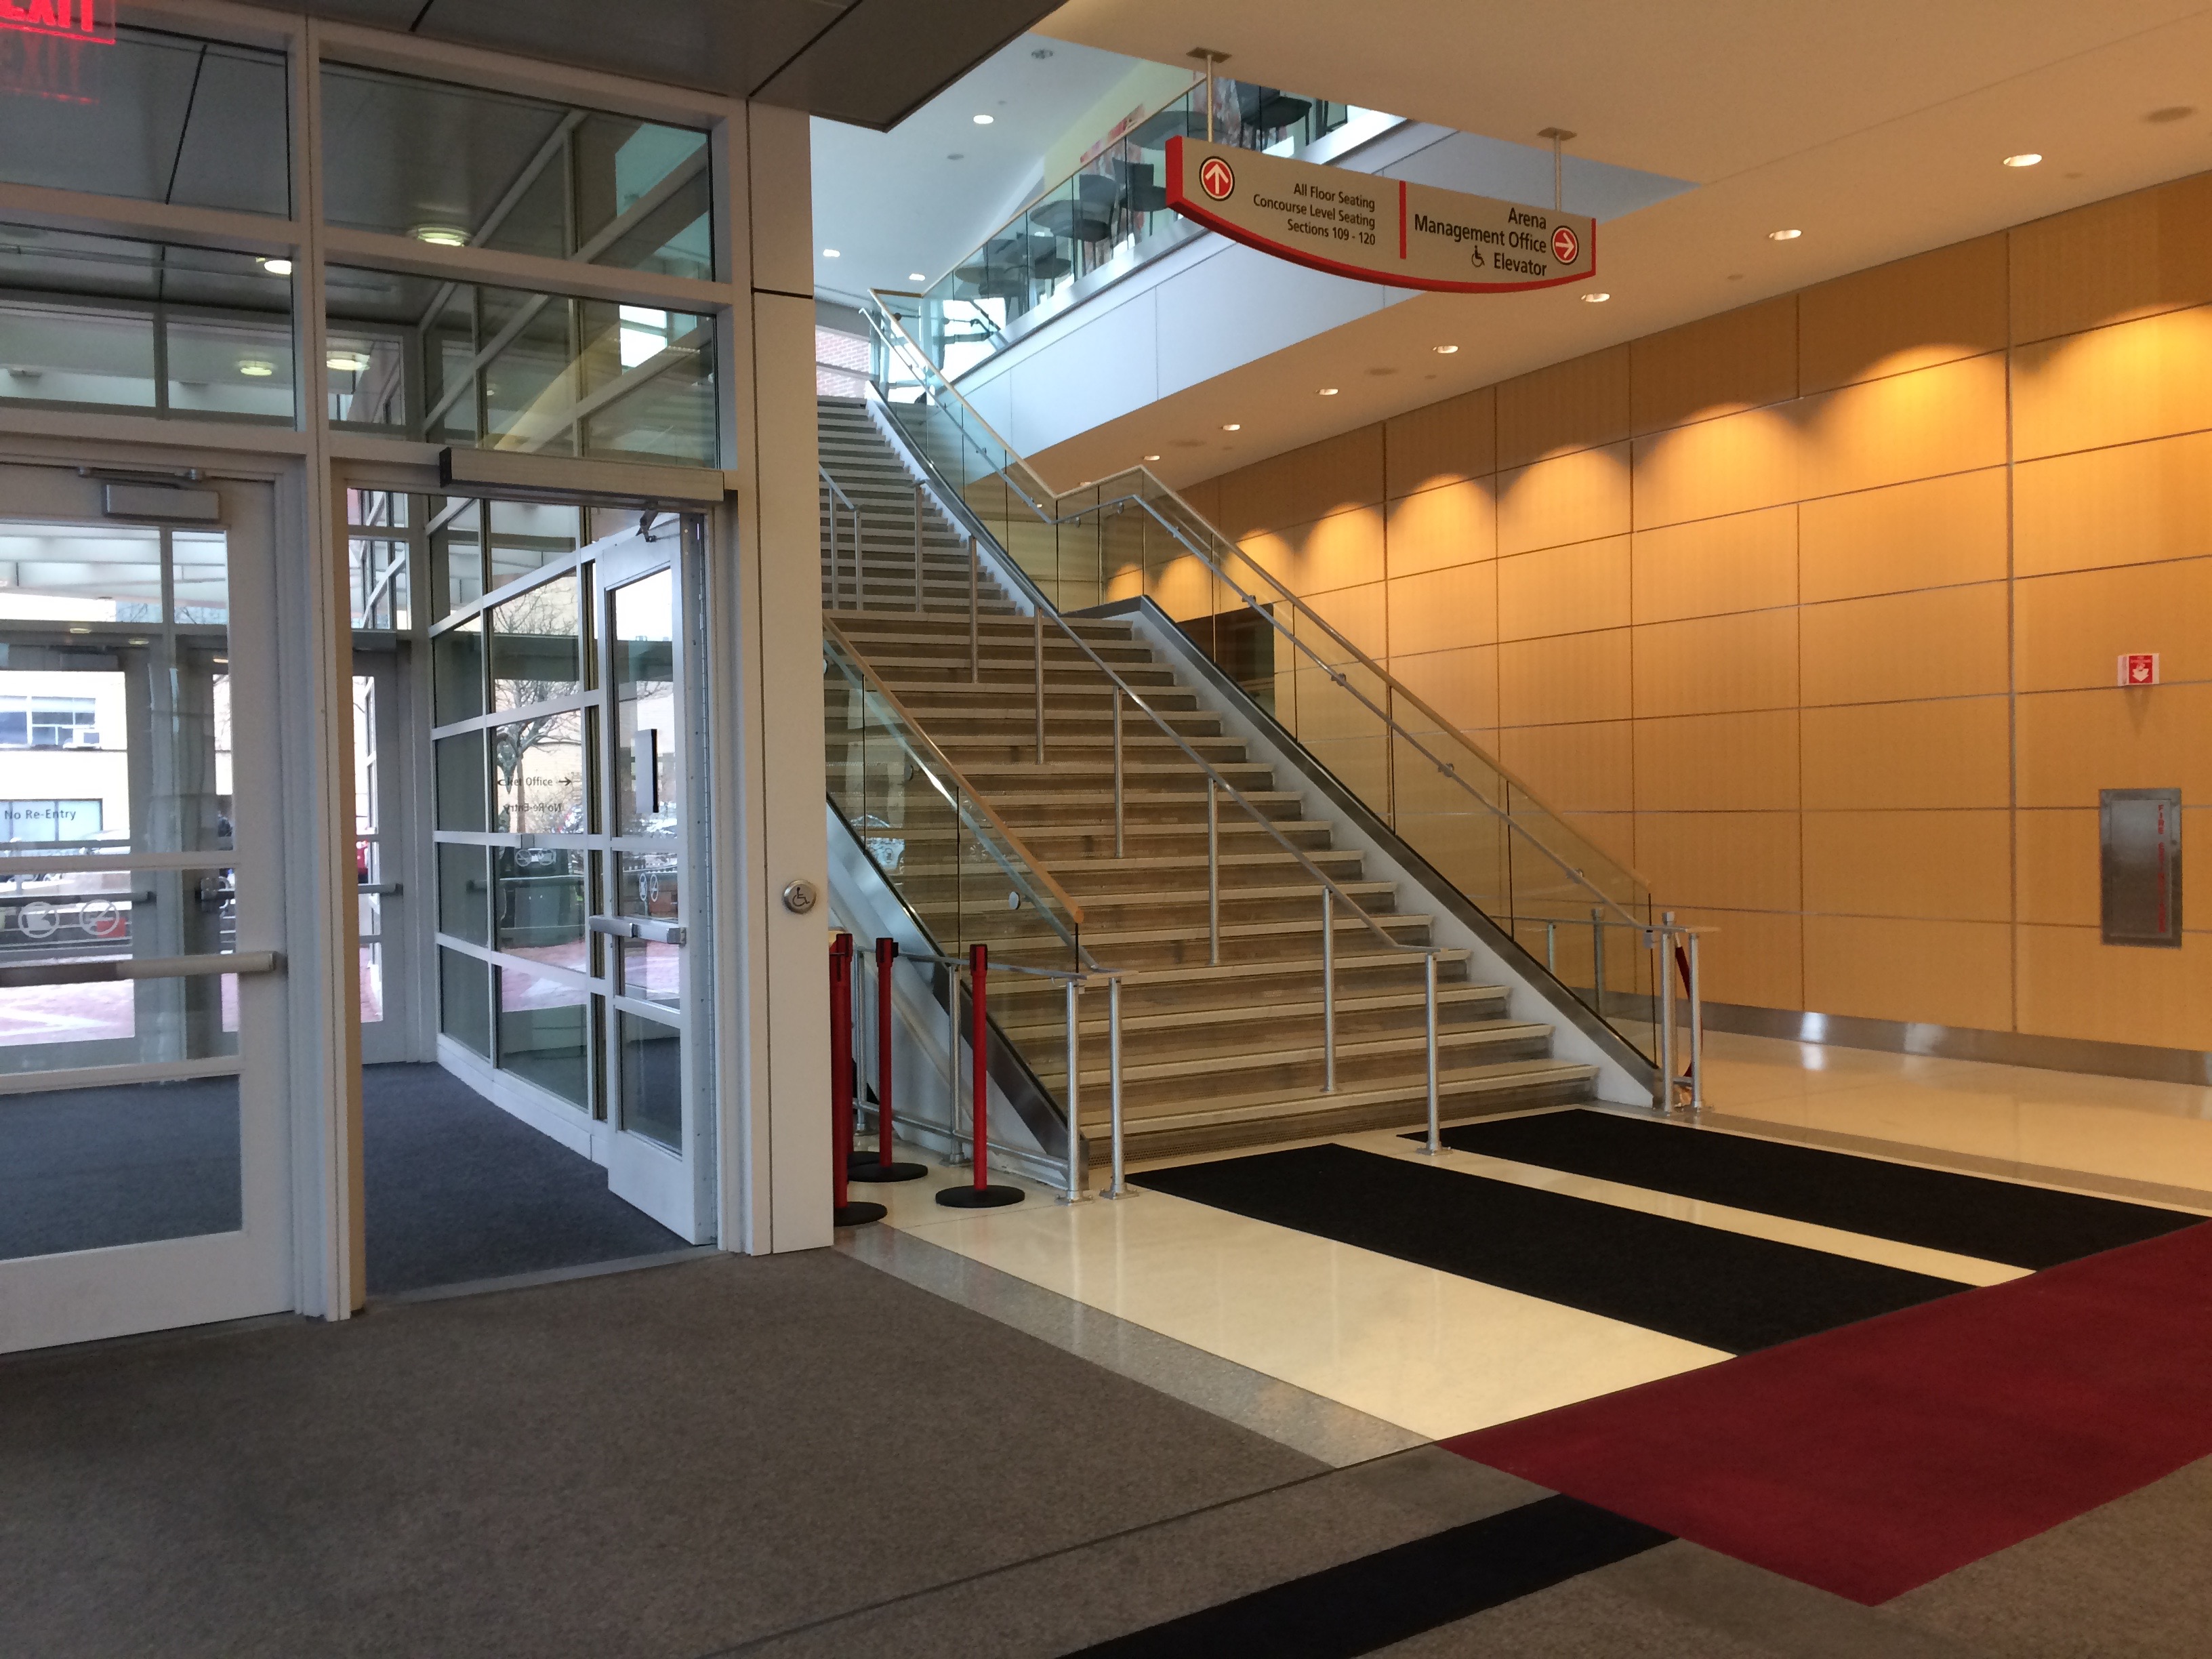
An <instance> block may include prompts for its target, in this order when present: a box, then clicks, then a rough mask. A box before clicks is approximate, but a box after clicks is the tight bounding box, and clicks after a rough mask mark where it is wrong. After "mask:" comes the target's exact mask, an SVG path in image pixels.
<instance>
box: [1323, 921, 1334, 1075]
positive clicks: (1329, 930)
mask: <svg viewBox="0 0 2212 1659" xmlns="http://www.w3.org/2000/svg"><path fill="white" fill-rule="evenodd" d="M1321 1046H1322V1065H1323V1066H1324V1068H1325V1069H1324V1073H1323V1080H1322V1091H1323V1092H1324V1093H1326V1094H1332V1095H1333V1094H1334V1093H1335V1092H1336V893H1335V891H1334V890H1333V889H1331V888H1327V887H1324V888H1322V890H1321Z"/></svg>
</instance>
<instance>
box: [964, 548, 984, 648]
mask: <svg viewBox="0 0 2212 1659" xmlns="http://www.w3.org/2000/svg"><path fill="white" fill-rule="evenodd" d="M982 568H983V556H982V555H981V553H979V552H977V551H976V550H975V538H974V537H973V536H970V537H969V538H968V684H970V685H981V684H982V683H983V629H982V624H981V623H980V622H979V621H978V620H977V619H976V618H977V609H978V607H977V605H976V601H975V590H976V589H977V588H978V587H979V586H981V572H982Z"/></svg>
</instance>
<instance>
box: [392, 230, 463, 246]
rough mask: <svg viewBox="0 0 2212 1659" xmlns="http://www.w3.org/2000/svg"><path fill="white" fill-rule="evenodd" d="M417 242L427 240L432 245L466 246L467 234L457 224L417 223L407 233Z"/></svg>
mask: <svg viewBox="0 0 2212 1659" xmlns="http://www.w3.org/2000/svg"><path fill="white" fill-rule="evenodd" d="M407 234H409V235H410V236H412V237H413V238H414V239H415V240H416V241H418V242H428V244H429V245H430V246H432V247H466V246H468V245H469V234H468V232H466V231H465V230H463V229H462V228H460V227H459V225H417V226H416V227H415V228H414V229H412V230H410V231H409V232H408V233H407Z"/></svg>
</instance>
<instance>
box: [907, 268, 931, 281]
mask: <svg viewBox="0 0 2212 1659" xmlns="http://www.w3.org/2000/svg"><path fill="white" fill-rule="evenodd" d="M906 279H907V281H908V282H909V283H926V282H927V281H928V280H929V278H928V276H927V275H926V274H924V273H923V272H921V271H919V270H909V271H908V272H907V274H906Z"/></svg>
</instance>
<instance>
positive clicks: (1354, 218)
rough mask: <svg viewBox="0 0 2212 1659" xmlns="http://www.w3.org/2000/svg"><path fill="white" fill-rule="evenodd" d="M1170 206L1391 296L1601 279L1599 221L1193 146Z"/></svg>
mask: <svg viewBox="0 0 2212 1659" xmlns="http://www.w3.org/2000/svg"><path fill="white" fill-rule="evenodd" d="M1168 205H1169V206H1170V207H1171V208H1173V209H1174V210H1176V212H1177V213H1180V214H1182V216H1184V217H1185V218H1188V219H1194V220H1196V221H1197V222H1199V223H1200V224H1202V225H1206V226H1209V227H1211V228H1213V229H1215V230H1218V231H1219V232H1220V233H1221V234H1223V235H1225V236H1232V237H1234V238H1236V240H1238V241H1240V242H1243V243H1244V244H1246V245H1247V246H1251V247H1256V248H1259V249H1261V250H1262V251H1263V252H1268V253H1273V254H1274V255H1276V256H1278V257H1279V258H1285V259H1291V260H1295V261H1296V262H1297V263H1298V264H1302V265H1311V266H1312V267H1313V268H1314V269H1315V270H1330V271H1334V272H1335V273H1336V274H1337V275H1339V276H1358V277H1363V278H1364V279H1365V280H1366V281H1368V282H1370V283H1389V285H1390V286H1392V287H1394V288H1423V289H1437V290H1439V291H1441V292H1443V293H1448V294H1510V293H1514V292H1516V291H1517V290H1519V289H1530V288H1557V287H1559V286H1560V285H1561V284H1563V283H1579V282H1582V281H1583V280H1585V279H1586V278H1589V277H1590V276H1595V275H1596V274H1597V226H1596V222H1595V221H1594V220H1591V219H1588V218H1585V217H1584V216H1582V215H1581V214H1579V213H1561V212H1560V211H1559V210H1557V209H1555V208H1534V207H1528V206H1524V205H1523V204H1520V203H1517V202H1501V201H1497V200H1494V199H1493V198H1492V197H1487V196H1469V195H1467V194H1466V193H1464V192H1463V191H1456V190H1439V189H1437V187H1436V186H1435V185H1416V184H1409V183H1408V182H1407V181H1406V180H1405V179H1384V178H1382V177H1379V176H1377V175H1376V174H1374V173H1350V172H1347V171H1346V170H1345V169H1344V168H1342V167H1317V166H1316V165H1315V164H1314V163H1313V162H1311V161H1291V160H1290V159H1289V158H1288V157H1286V156H1281V155H1261V153H1260V152H1259V151H1257V150H1249V149H1237V148H1236V147H1235V146H1234V145H1231V144H1211V143H1206V142H1205V141H1203V140H1202V139H1197V138H1184V137H1174V138H1170V139H1169V140H1168Z"/></svg>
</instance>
